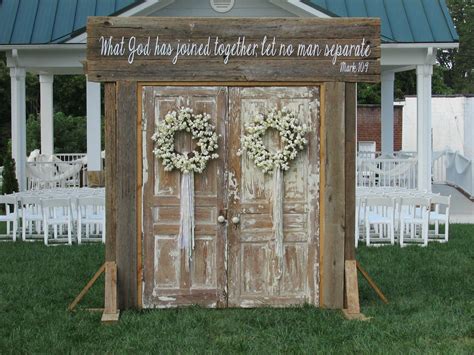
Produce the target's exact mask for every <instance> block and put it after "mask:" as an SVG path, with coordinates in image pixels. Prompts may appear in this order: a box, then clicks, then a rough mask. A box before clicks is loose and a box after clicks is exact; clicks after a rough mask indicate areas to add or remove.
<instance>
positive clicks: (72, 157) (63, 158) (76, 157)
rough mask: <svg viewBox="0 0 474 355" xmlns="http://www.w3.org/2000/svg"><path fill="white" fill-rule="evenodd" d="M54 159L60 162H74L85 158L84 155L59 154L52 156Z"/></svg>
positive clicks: (85, 155)
mask: <svg viewBox="0 0 474 355" xmlns="http://www.w3.org/2000/svg"><path fill="white" fill-rule="evenodd" d="M53 156H54V157H56V158H58V159H60V160H61V161H67V162H70V161H76V160H79V159H83V158H85V157H87V154H86V153H61V154H53Z"/></svg>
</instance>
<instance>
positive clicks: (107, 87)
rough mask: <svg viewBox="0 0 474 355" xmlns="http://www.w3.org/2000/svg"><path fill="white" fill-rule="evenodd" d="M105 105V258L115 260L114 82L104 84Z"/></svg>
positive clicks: (115, 117)
mask: <svg viewBox="0 0 474 355" xmlns="http://www.w3.org/2000/svg"><path fill="white" fill-rule="evenodd" d="M104 106H105V151H106V152H107V153H106V154H107V157H106V159H105V204H106V212H105V213H106V218H105V221H106V230H107V238H106V241H105V260H106V261H116V250H117V246H116V234H117V224H116V213H117V186H116V180H115V177H116V176H117V164H116V162H117V144H118V142H117V109H116V86H115V83H105V84H104Z"/></svg>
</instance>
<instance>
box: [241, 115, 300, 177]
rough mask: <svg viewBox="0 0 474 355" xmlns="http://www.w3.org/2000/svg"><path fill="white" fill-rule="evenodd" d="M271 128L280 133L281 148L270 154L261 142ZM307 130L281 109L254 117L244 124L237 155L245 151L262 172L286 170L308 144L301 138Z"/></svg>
mask: <svg viewBox="0 0 474 355" xmlns="http://www.w3.org/2000/svg"><path fill="white" fill-rule="evenodd" d="M269 128H273V129H276V130H277V131H278V132H279V133H280V140H281V144H282V149H281V150H277V151H276V152H274V153H272V152H270V151H269V149H268V148H267V147H265V144H264V142H263V137H264V136H265V132H266V131H267V129H269ZM307 132H308V128H307V127H306V125H305V124H302V125H301V124H300V123H299V120H298V118H297V117H296V116H295V114H294V113H293V112H291V111H290V110H288V109H287V108H286V107H284V108H283V109H282V110H280V111H277V110H270V111H268V112H267V113H265V114H262V113H258V114H256V115H255V116H254V117H253V119H252V121H251V122H250V123H247V124H246V125H245V135H244V136H243V137H242V139H241V144H242V148H241V150H240V153H242V152H244V151H245V152H247V155H248V157H249V158H250V159H252V160H253V161H254V163H255V165H257V167H258V168H260V169H261V170H262V171H263V172H264V173H270V174H272V173H273V172H274V171H275V170H276V169H279V170H288V169H289V168H290V165H289V164H290V162H291V161H292V160H293V159H295V158H296V156H297V155H298V152H299V151H301V150H303V149H304V146H305V145H306V144H307V143H308V141H307V140H306V138H305V135H306V133H307Z"/></svg>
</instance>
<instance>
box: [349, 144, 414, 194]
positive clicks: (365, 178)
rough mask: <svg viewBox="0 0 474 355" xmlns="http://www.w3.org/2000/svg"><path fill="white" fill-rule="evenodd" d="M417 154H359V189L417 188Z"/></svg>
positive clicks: (357, 174)
mask: <svg viewBox="0 0 474 355" xmlns="http://www.w3.org/2000/svg"><path fill="white" fill-rule="evenodd" d="M417 164H418V159H417V158H416V153H412V152H408V153H407V152H396V153H394V154H390V155H386V154H384V155H382V154H381V153H380V152H358V153H357V173H356V179H357V186H358V187H402V188H406V189H416V188H417Z"/></svg>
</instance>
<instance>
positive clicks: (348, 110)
mask: <svg viewBox="0 0 474 355" xmlns="http://www.w3.org/2000/svg"><path fill="white" fill-rule="evenodd" d="M344 120H345V142H344V149H345V161H344V170H345V179H346V181H345V191H346V193H345V201H346V202H345V209H346V215H345V239H344V260H345V267H344V280H345V283H344V308H345V309H346V310H347V312H348V313H351V314H355V313H360V305H359V285H358V282H357V268H356V260H355V228H356V223H357V221H356V220H355V198H356V196H355V195H356V191H355V190H356V130H357V84H354V83H346V93H345V119H344Z"/></svg>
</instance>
